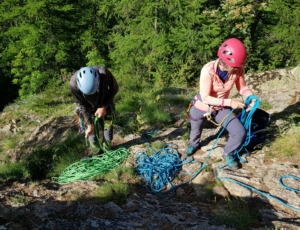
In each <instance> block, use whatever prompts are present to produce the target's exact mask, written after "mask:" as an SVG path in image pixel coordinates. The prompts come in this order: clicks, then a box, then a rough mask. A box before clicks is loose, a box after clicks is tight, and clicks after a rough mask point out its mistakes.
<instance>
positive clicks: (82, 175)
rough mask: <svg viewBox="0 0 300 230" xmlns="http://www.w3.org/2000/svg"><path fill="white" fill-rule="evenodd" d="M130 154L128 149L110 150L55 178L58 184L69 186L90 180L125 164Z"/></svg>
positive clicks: (72, 165)
mask: <svg viewBox="0 0 300 230" xmlns="http://www.w3.org/2000/svg"><path fill="white" fill-rule="evenodd" d="M129 154H130V152H129V151H128V149H126V148H119V149H117V150H110V151H107V152H105V153H103V154H101V155H96V156H93V157H91V158H86V159H84V160H81V161H79V162H75V163H73V164H71V165H70V166H68V167H67V168H66V169H65V170H64V171H63V172H62V173H61V174H60V175H59V177H53V178H52V179H53V181H54V182H56V183H58V184H67V183H71V182H75V181H79V180H89V179H91V178H92V177H94V176H97V175H99V174H101V173H106V172H108V171H110V170H111V169H113V168H115V167H116V166H118V165H120V164H121V163H123V162H124V160H125V159H126V158H127V156H128V155H129Z"/></svg>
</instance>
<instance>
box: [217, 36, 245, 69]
mask: <svg viewBox="0 0 300 230" xmlns="http://www.w3.org/2000/svg"><path fill="white" fill-rule="evenodd" d="M218 57H219V58H222V60H223V61H224V62H225V64H226V65H229V66H231V67H242V66H243V65H244V64H245V62H246V58H247V52H246V47H245V46H244V44H243V43H242V42H241V41H240V40H239V39H237V38H229V39H228V40H226V41H224V42H223V43H222V44H221V46H220V48H219V50H218Z"/></svg>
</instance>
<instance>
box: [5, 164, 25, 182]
mask: <svg viewBox="0 0 300 230" xmlns="http://www.w3.org/2000/svg"><path fill="white" fill-rule="evenodd" d="M28 176H29V175H28V172H27V170H26V169H25V167H24V165H23V164H22V163H19V162H8V163H5V164H3V165H1V166H0V179H21V178H27V177H28Z"/></svg>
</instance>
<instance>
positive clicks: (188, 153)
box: [184, 145, 198, 156]
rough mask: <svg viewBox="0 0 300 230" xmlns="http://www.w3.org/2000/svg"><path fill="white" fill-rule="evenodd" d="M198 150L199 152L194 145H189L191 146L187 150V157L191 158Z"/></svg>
mask: <svg viewBox="0 0 300 230" xmlns="http://www.w3.org/2000/svg"><path fill="white" fill-rule="evenodd" d="M197 150H198V148H196V147H194V146H192V145H189V146H188V147H187V148H186V149H185V151H184V153H185V154H186V155H187V156H191V155H193V154H194V153H195V152H196V151H197Z"/></svg>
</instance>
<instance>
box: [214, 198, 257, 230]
mask: <svg viewBox="0 0 300 230" xmlns="http://www.w3.org/2000/svg"><path fill="white" fill-rule="evenodd" d="M214 214H215V217H214V218H213V219H212V223H214V224H217V225H222V226H224V227H230V228H235V229H248V228H250V227H251V225H253V224H255V223H258V222H259V221H260V220H261V215H260V213H259V210H258V209H257V208H253V207H250V206H249V204H248V203H247V202H245V201H243V200H242V199H234V200H230V199H227V205H226V206H225V207H224V205H222V206H221V205H220V206H219V207H218V208H217V209H216V210H215V213H214Z"/></svg>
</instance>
